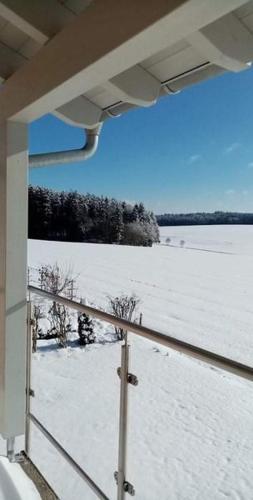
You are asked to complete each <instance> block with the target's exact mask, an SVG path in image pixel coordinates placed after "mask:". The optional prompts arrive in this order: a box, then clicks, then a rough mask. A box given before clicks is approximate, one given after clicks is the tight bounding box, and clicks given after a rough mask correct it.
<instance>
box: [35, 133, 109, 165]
mask: <svg viewBox="0 0 253 500" xmlns="http://www.w3.org/2000/svg"><path fill="white" fill-rule="evenodd" d="M101 128H102V123H100V124H99V125H97V127H95V128H92V129H85V132H86V143H85V145H84V146H83V147H82V148H81V149H71V150H69V151H57V152H54V153H40V154H36V155H29V167H30V168H34V167H46V166H48V165H58V164H62V163H73V162H76V161H84V160H87V159H88V158H90V157H91V156H93V155H94V153H95V152H96V150H97V147H98V141H99V135H100V132H101Z"/></svg>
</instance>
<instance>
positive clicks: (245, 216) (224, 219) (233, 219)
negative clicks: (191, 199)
mask: <svg viewBox="0 0 253 500" xmlns="http://www.w3.org/2000/svg"><path fill="white" fill-rule="evenodd" d="M156 219H157V222H158V224H159V226H197V225H212V224H253V214H252V213H240V212H213V213H206V212H197V213H190V214H163V215H157V216H156Z"/></svg>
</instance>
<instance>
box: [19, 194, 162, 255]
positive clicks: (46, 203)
mask: <svg viewBox="0 0 253 500" xmlns="http://www.w3.org/2000/svg"><path fill="white" fill-rule="evenodd" d="M29 238H34V239H46V240H59V241H75V242H84V241H85V242H94V243H116V244H123V245H142V246H151V245H152V243H154V242H158V241H159V228H158V225H157V222H156V218H155V216H154V214H153V213H152V212H149V211H147V210H146V209H145V207H144V205H143V204H142V203H139V204H135V205H130V204H129V203H126V202H124V201H123V202H121V201H118V200H115V199H110V198H107V197H99V196H95V195H92V194H86V195H82V194H80V193H78V192H77V191H73V192H56V191H52V190H50V189H46V188H42V187H38V186H37V187H34V186H30V187H29Z"/></svg>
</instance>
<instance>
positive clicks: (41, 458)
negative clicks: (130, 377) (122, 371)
mask: <svg viewBox="0 0 253 500" xmlns="http://www.w3.org/2000/svg"><path fill="white" fill-rule="evenodd" d="M168 237H170V238H171V243H170V246H168V245H165V244H164V242H165V241H166V238H168ZM182 239H183V240H184V241H185V246H184V248H180V240H182ZM161 241H162V244H161V245H156V246H154V247H153V248H135V247H123V246H122V247H121V246H109V245H95V244H72V243H54V242H41V241H30V243H29V264H30V265H31V266H33V267H38V266H39V265H40V264H45V263H54V262H55V261H57V262H58V263H59V264H61V265H62V266H64V267H65V268H67V267H72V269H73V272H74V273H76V274H79V277H78V288H79V293H80V296H82V297H83V298H86V300H88V302H89V303H92V304H95V305H96V306H97V307H102V308H106V307H107V296H108V295H113V296H114V295H116V294H119V293H120V292H127V293H130V292H135V293H136V294H137V295H138V296H139V297H140V298H141V305H140V310H141V312H142V313H143V323H144V324H146V325H148V326H151V327H153V328H156V329H159V330H161V331H163V332H165V333H168V334H170V335H174V336H176V337H178V338H182V339H185V340H187V341H190V342H193V343H195V344H196V345H199V346H202V347H205V348H208V349H211V350H213V351H216V352H218V353H220V354H223V355H225V356H228V357H232V358H234V359H236V360H239V361H242V362H245V363H247V364H249V365H252V364H253V326H252V325H253V322H252V319H253V290H252V277H253V227H252V226H217V227H214V226H209V227H205V226H202V227H186V228H184V227H179V228H175V227H171V228H161ZM112 332H113V328H112V327H110V326H108V325H103V324H101V323H97V334H98V339H100V340H101V341H100V342H98V343H97V344H95V345H93V346H90V347H88V348H85V349H81V348H79V347H78V346H77V345H76V344H75V342H72V343H71V344H70V346H69V347H68V348H67V349H65V350H60V349H57V347H56V346H55V345H54V344H49V343H48V344H45V343H41V344H40V345H41V347H40V349H39V352H38V353H37V354H35V355H34V356H33V386H34V389H35V392H36V398H35V400H34V401H33V411H34V413H35V414H36V415H37V416H38V417H39V418H40V419H41V420H42V422H44V423H45V425H46V426H47V427H48V429H49V430H50V431H51V432H52V433H53V434H54V435H55V436H56V437H57V438H58V440H60V442H61V443H62V444H63V445H64V446H65V447H66V449H67V450H68V451H69V452H70V454H71V455H73V457H74V458H75V459H76V460H77V461H78V462H79V463H80V464H81V465H82V467H83V468H84V469H85V470H86V471H87V473H88V474H90V475H91V477H92V478H94V480H95V481H96V482H97V483H98V485H99V486H100V487H101V488H102V489H104V491H105V493H106V494H107V495H108V497H109V498H110V499H111V500H114V499H115V498H116V488H115V483H114V479H113V473H114V471H115V470H116V469H117V444H118V406H119V379H118V377H117V375H116V369H117V367H118V366H119V362H120V345H119V344H117V343H113V342H111V339H112ZM130 342H131V345H132V348H131V371H132V372H133V373H135V374H136V375H137V376H138V378H139V386H138V387H135V388H134V387H130V388H129V391H130V410H129V454H128V457H129V460H128V463H129V467H128V473H127V479H128V480H129V481H130V482H131V483H133V484H134V486H135V489H136V498H137V499H138V500H169V499H173V500H174V499H176V500H209V499H210V500H224V499H234V500H252V498H253V493H252V492H253V475H252V468H253V442H252V435H253V434H252V431H253V419H252V413H253V384H251V383H250V382H247V381H245V380H242V379H239V378H237V377H235V376H232V375H229V374H226V373H224V372H222V371H219V370H216V369H212V368H210V367H208V366H206V365H204V364H202V363H200V362H197V361H194V360H191V359H189V358H187V357H185V356H182V355H180V354H177V353H175V352H171V351H169V350H166V349H164V348H161V347H159V346H158V345H156V344H153V343H151V342H149V341H146V340H141V339H136V338H134V337H133V335H131V336H130ZM32 443H33V445H32V455H33V457H34V460H35V461H36V463H37V464H38V465H39V466H40V467H41V469H42V470H43V471H44V472H45V475H46V477H47V478H48V479H49V481H50V482H51V484H52V485H53V487H54V488H55V489H56V491H57V493H58V494H59V496H60V498H61V499H62V500H79V499H85V500H93V499H95V498H96V497H95V496H94V494H93V493H92V492H90V490H89V489H87V487H86V486H85V484H84V483H82V482H81V480H80V479H78V478H77V477H76V476H75V474H74V473H73V472H72V470H71V469H70V468H69V466H68V465H66V463H65V462H64V461H63V460H62V459H61V458H60V457H59V456H58V455H57V453H56V452H55V451H54V450H53V449H52V447H51V446H50V445H49V444H48V443H47V442H46V441H45V439H44V438H43V437H42V436H41V435H39V434H38V433H37V431H35V430H34V431H33V436H32Z"/></svg>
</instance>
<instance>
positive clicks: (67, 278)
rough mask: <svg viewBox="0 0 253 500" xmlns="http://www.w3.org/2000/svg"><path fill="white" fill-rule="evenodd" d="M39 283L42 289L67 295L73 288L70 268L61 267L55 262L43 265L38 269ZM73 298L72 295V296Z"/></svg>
mask: <svg viewBox="0 0 253 500" xmlns="http://www.w3.org/2000/svg"><path fill="white" fill-rule="evenodd" d="M38 273H39V284H40V288H41V289H42V290H46V291H47V292H51V293H54V294H55V295H59V294H61V293H64V295H65V296H68V295H69V291H70V290H72V289H73V283H74V281H75V279H74V278H73V273H72V270H71V269H67V270H64V269H61V268H60V266H59V265H58V263H57V262H55V264H53V265H51V264H47V265H43V266H41V267H40V268H39V270H38ZM72 298H73V297H72Z"/></svg>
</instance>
